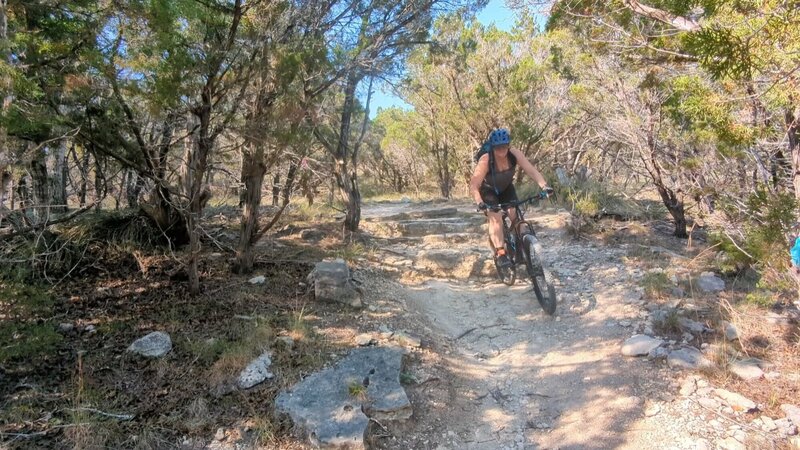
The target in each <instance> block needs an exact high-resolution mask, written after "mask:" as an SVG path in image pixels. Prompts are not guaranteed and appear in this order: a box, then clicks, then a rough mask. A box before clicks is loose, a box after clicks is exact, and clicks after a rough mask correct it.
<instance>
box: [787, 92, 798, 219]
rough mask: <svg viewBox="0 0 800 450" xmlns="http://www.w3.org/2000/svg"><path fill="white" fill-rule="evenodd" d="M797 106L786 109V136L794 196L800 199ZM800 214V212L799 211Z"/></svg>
mask: <svg viewBox="0 0 800 450" xmlns="http://www.w3.org/2000/svg"><path fill="white" fill-rule="evenodd" d="M797 109H800V108H796V107H791V108H789V109H787V110H786V114H785V123H786V136H787V137H788V138H789V148H788V152H789V154H790V155H791V157H792V183H793V184H794V197H795V198H796V199H798V200H800V114H798V111H797ZM799 214H800V213H799Z"/></svg>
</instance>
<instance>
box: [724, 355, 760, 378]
mask: <svg viewBox="0 0 800 450" xmlns="http://www.w3.org/2000/svg"><path fill="white" fill-rule="evenodd" d="M764 365H765V364H764V361H761V360H760V359H757V358H747V359H742V360H739V361H734V362H733V363H731V365H730V366H729V367H728V369H729V370H730V371H731V372H732V373H733V374H734V375H736V376H737V377H739V378H741V379H743V380H757V379H759V378H761V377H763V376H764V371H763V370H762V369H763V367H764Z"/></svg>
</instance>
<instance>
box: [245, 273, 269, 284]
mask: <svg viewBox="0 0 800 450" xmlns="http://www.w3.org/2000/svg"><path fill="white" fill-rule="evenodd" d="M265 281H267V279H266V277H264V275H259V276H257V277H253V278H250V280H248V282H249V283H250V284H264V282H265Z"/></svg>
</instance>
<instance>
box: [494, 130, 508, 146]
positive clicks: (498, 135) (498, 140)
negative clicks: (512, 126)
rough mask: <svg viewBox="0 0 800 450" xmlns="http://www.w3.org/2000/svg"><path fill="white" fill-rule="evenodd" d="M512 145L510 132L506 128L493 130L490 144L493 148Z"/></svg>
mask: <svg viewBox="0 0 800 450" xmlns="http://www.w3.org/2000/svg"><path fill="white" fill-rule="evenodd" d="M510 143H511V135H510V134H508V130H506V129H505V128H497V129H494V130H492V132H491V134H489V144H490V145H491V146H492V147H497V146H498V145H506V144H510Z"/></svg>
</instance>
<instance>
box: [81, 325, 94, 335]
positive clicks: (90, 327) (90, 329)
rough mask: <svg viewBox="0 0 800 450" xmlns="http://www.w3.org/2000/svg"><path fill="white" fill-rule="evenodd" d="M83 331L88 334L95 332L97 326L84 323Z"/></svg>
mask: <svg viewBox="0 0 800 450" xmlns="http://www.w3.org/2000/svg"><path fill="white" fill-rule="evenodd" d="M83 332H84V333H88V334H95V333H97V327H95V326H94V325H86V326H85V327H83Z"/></svg>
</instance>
